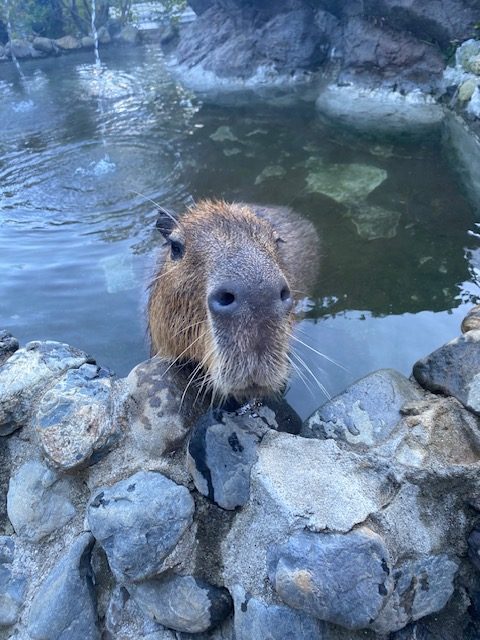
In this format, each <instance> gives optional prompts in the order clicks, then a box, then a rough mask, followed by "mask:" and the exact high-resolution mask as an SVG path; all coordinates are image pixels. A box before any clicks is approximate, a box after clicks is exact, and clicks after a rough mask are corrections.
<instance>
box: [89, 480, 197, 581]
mask: <svg viewBox="0 0 480 640" xmlns="http://www.w3.org/2000/svg"><path fill="white" fill-rule="evenodd" d="M193 512H194V502H193V499H192V497H191V495H190V493H189V491H188V489H186V488H185V487H181V486H179V485H177V484H175V482H173V481H172V480H169V479H168V478H165V477H164V476H162V475H161V474H159V473H154V472H148V471H140V472H138V473H136V474H134V475H133V476H131V477H129V478H126V479H125V480H122V481H120V482H117V483H116V484H114V485H113V486H111V487H105V488H103V489H100V490H98V491H97V492H96V493H95V495H94V496H93V498H92V500H91V501H90V503H89V505H88V509H87V518H88V523H89V526H90V529H91V531H92V533H93V535H94V536H95V538H96V539H97V541H98V542H99V543H100V544H101V545H102V547H103V548H104V550H105V553H106V554H107V558H108V563H109V565H110V568H111V569H112V571H113V573H114V575H115V576H117V577H118V578H119V579H125V578H126V579H129V580H133V581H137V580H142V579H145V578H150V577H152V576H154V575H156V574H157V573H159V572H160V571H161V568H162V564H163V561H164V560H165V558H166V557H167V556H168V554H169V553H170V552H171V551H172V550H173V549H174V547H175V545H176V544H177V543H178V541H179V540H180V538H181V537H182V535H183V534H184V533H185V531H186V530H187V528H188V527H189V526H190V525H191V523H192V519H193Z"/></svg>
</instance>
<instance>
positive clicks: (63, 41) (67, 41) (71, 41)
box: [54, 36, 82, 51]
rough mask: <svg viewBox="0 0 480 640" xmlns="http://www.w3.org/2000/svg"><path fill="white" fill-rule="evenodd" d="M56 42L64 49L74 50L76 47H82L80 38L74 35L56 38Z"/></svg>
mask: <svg viewBox="0 0 480 640" xmlns="http://www.w3.org/2000/svg"><path fill="white" fill-rule="evenodd" d="M54 43H55V44H56V46H57V47H58V48H59V49H62V50H63V51H74V50H75V49H80V48H81V46H82V45H81V43H80V40H78V38H75V37H74V36H63V38H58V39H57V40H54Z"/></svg>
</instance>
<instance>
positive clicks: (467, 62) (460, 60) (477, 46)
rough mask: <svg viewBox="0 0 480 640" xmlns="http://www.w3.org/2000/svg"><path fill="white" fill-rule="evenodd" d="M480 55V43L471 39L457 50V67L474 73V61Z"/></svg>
mask: <svg viewBox="0 0 480 640" xmlns="http://www.w3.org/2000/svg"><path fill="white" fill-rule="evenodd" d="M479 55H480V41H479V40H473V39H472V38H470V39H469V40H466V41H465V42H462V44H461V45H460V46H459V47H457V49H456V50H455V65H456V66H457V67H462V68H463V69H464V70H465V71H468V72H474V70H473V69H472V61H474V60H476V59H477V57H478V56H479Z"/></svg>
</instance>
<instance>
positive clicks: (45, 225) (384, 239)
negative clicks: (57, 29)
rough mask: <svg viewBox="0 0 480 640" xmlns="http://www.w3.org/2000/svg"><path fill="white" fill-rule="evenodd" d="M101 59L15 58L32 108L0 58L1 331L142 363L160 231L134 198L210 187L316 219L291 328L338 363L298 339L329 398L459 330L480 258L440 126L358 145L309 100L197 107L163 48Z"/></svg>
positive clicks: (123, 369)
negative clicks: (312, 250)
mask: <svg viewBox="0 0 480 640" xmlns="http://www.w3.org/2000/svg"><path fill="white" fill-rule="evenodd" d="M92 58H93V55H92V54H91V53H90V54H88V55H87V54H73V55H71V56H68V57H65V58H62V59H56V60H53V59H47V60H44V61H42V62H38V61H36V62H35V63H34V64H32V63H26V64H25V65H23V72H24V75H25V81H24V83H26V84H27V85H28V87H29V93H28V101H30V102H29V103H28V104H27V105H26V106H25V104H24V103H26V95H25V89H24V87H22V84H21V83H20V82H19V80H18V77H16V76H15V69H14V68H11V67H10V66H9V65H3V66H2V80H0V85H1V86H0V89H2V91H1V92H0V117H1V119H2V123H3V127H2V133H1V134H0V230H1V235H0V270H1V272H2V274H5V276H4V277H3V278H2V280H1V284H0V289H1V291H0V318H1V320H2V322H1V325H2V327H3V326H5V327H6V328H8V329H9V330H11V331H12V332H13V333H14V334H15V335H17V336H18V337H19V338H20V339H21V340H22V341H25V340H29V339H34V338H51V339H60V340H65V341H67V342H70V343H72V344H74V345H76V346H80V347H82V348H84V349H86V350H87V351H90V352H91V353H93V354H94V355H95V356H96V357H97V358H98V359H99V360H100V361H101V362H103V363H105V364H108V365H111V366H112V367H113V368H114V369H115V370H116V371H117V373H118V374H120V375H124V374H126V373H127V372H128V370H129V369H130V368H131V367H132V366H134V365H135V364H136V363H137V362H139V361H141V360H142V359H143V358H145V357H146V356H147V344H146V339H145V318H144V315H143V305H144V302H145V293H144V292H145V284H146V283H147V282H148V274H149V273H150V271H151V268H152V260H153V254H154V249H155V247H156V245H157V244H158V243H159V242H160V240H159V238H157V237H156V236H155V232H154V220H155V212H154V210H153V207H152V205H151V203H150V202H148V201H145V200H144V199H142V198H141V197H139V196H138V195H137V193H136V192H140V193H143V194H146V195H147V196H148V197H150V198H153V199H154V200H156V201H160V202H162V203H163V204H166V205H169V206H173V207H177V208H178V207H182V206H183V203H185V202H188V201H189V199H191V198H192V197H193V198H194V199H198V198H201V197H205V196H211V197H218V196H220V197H224V198H225V199H236V200H243V201H255V202H263V203H278V204H282V205H290V206H292V207H293V208H295V209H297V210H298V211H299V212H300V213H301V214H302V215H305V216H307V217H308V218H309V219H311V220H312V221H313V222H314V224H315V225H316V227H317V229H318V232H319V234H320V237H321V242H322V255H323V259H322V272H321V276H320V279H319V281H318V283H317V287H316V290H315V292H314V295H313V296H312V298H311V299H310V300H308V301H306V302H305V308H306V317H305V319H304V320H303V321H302V322H301V324H300V327H299V333H298V336H299V337H301V339H302V340H304V341H305V342H307V343H308V344H309V345H311V346H312V347H313V348H314V349H315V350H318V351H321V352H324V353H325V354H326V355H327V356H328V357H329V358H333V359H334V360H336V361H337V362H339V363H341V364H342V365H343V366H344V367H345V369H346V370H345V369H342V368H340V367H337V366H335V365H333V364H332V363H331V362H329V361H328V360H323V359H322V358H320V357H319V356H318V355H317V354H316V353H315V352H314V351H311V350H310V349H309V348H308V347H304V346H302V345H298V346H299V351H300V353H301V355H302V357H303V358H304V359H305V360H306V362H307V364H308V366H309V367H310V368H311V370H312V372H314V374H315V375H316V376H318V378H319V379H320V380H321V381H322V383H323V384H324V385H325V386H326V387H327V389H328V391H329V392H330V393H331V394H334V393H337V392H338V391H340V390H341V389H343V388H344V387H345V386H346V385H347V384H348V383H350V382H352V381H353V380H354V379H355V378H357V377H359V376H361V375H364V374H366V373H367V372H369V371H371V370H373V369H375V368H378V367H383V366H390V367H394V368H397V369H399V370H400V371H402V372H404V373H406V374H408V373H409V372H410V370H411V366H412V364H413V363H414V361H415V360H416V359H417V358H419V357H421V356H423V355H425V354H427V353H428V352H429V351H431V350H432V349H434V348H436V347H437V346H439V345H440V344H442V343H443V342H445V341H446V340H448V339H450V338H453V337H454V336H455V335H456V334H457V333H458V328H459V323H460V320H461V317H462V315H463V314H464V313H465V311H466V308H467V305H468V304H469V303H470V302H471V301H473V300H475V299H476V296H477V295H478V286H477V282H478V271H477V268H478V265H479V262H480V257H479V250H478V249H477V247H478V239H476V238H474V237H471V236H469V231H470V230H472V229H473V228H474V226H475V225H474V222H475V221H474V218H473V212H472V208H471V206H470V204H469V203H468V201H467V200H466V199H465V197H464V196H463V194H462V190H461V188H460V186H459V184H458V183H457V181H456V179H455V175H454V173H453V172H452V170H451V168H450V167H449V166H448V164H447V162H446V160H445V157H444V153H443V150H442V147H441V142H440V139H439V137H438V138H437V137H435V136H432V137H429V138H423V139H415V140H383V141H382V140H374V139H367V138H362V137H360V136H358V135H352V134H349V133H348V132H344V131H342V130H339V129H336V128H335V127H333V126H331V125H327V124H325V123H323V122H321V121H320V119H319V118H318V116H317V115H316V114H315V111H314V108H313V106H312V105H310V104H307V103H306V102H304V101H302V100H301V99H300V98H299V99H297V100H295V102H294V103H293V104H282V101H281V100H279V101H277V102H276V101H275V100H270V101H265V100H262V101H261V102H258V101H255V99H253V98H252V97H249V99H248V100H246V101H240V97H238V99H236V100H235V101H234V102H233V104H228V103H227V104H223V105H220V104H216V105H215V104H211V103H210V104H207V103H206V102H205V103H202V102H201V101H200V100H199V99H198V98H196V97H195V96H193V95H191V94H190V93H189V92H188V91H186V90H185V89H184V88H182V87H181V86H180V85H178V84H177V83H176V82H174V81H173V80H172V79H171V77H170V76H169V74H168V72H167V70H166V68H165V65H164V61H163V59H162V57H161V55H160V54H159V53H158V52H157V51H155V50H153V49H148V48H142V49H135V50H129V51H128V52H126V53H125V54H122V57H121V58H119V57H118V52H117V51H115V50H109V51H108V52H106V53H105V54H103V55H102V67H101V74H100V75H99V73H98V67H97V68H96V67H95V63H94V61H93V59H92ZM7 67H8V68H7ZM4 71H5V73H3V72H4ZM28 101H27V102H28ZM100 103H101V108H99V104H100ZM22 104H24V106H23V107H22ZM27 107H28V108H27ZM301 259H302V257H301V256H299V260H301ZM289 399H290V401H291V403H292V404H293V406H294V407H295V408H296V409H297V411H299V413H301V415H302V416H306V415H307V414H308V413H309V412H310V411H311V410H313V409H314V408H316V406H318V405H319V404H320V403H321V401H322V400H323V398H322V394H321V393H320V392H319V389H318V387H317V386H316V384H315V383H314V382H313V381H312V383H311V389H307V388H305V385H303V384H302V382H301V381H300V380H299V379H297V378H295V377H294V378H293V379H292V383H291V387H290V391H289Z"/></svg>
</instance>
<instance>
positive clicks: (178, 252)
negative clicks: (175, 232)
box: [170, 240, 185, 260]
mask: <svg viewBox="0 0 480 640" xmlns="http://www.w3.org/2000/svg"><path fill="white" fill-rule="evenodd" d="M184 251H185V247H184V246H183V244H182V243H181V242H180V241H179V240H171V241H170V255H171V257H172V260H180V258H182V257H183V253H184Z"/></svg>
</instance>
